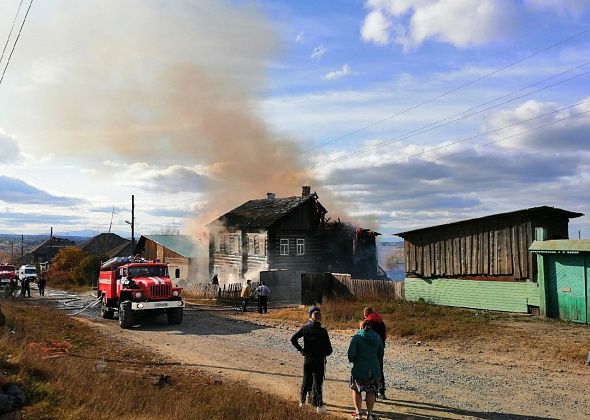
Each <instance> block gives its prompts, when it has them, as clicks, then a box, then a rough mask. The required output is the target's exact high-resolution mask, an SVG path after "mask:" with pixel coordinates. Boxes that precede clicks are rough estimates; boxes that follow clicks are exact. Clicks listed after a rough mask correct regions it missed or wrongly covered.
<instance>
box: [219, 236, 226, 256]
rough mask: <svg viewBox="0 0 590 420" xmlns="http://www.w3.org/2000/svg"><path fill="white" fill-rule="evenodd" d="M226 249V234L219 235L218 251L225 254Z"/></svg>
mask: <svg viewBox="0 0 590 420" xmlns="http://www.w3.org/2000/svg"><path fill="white" fill-rule="evenodd" d="M227 249H228V246H227V235H221V239H220V240H219V252H222V253H224V254H225V253H226V252H227Z"/></svg>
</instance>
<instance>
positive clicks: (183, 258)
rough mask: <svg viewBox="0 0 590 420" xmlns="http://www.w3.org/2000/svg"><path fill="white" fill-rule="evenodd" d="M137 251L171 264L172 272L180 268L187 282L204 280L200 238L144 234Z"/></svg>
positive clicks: (182, 277) (151, 258) (181, 276)
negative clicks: (200, 271) (199, 250)
mask: <svg viewBox="0 0 590 420" xmlns="http://www.w3.org/2000/svg"><path fill="white" fill-rule="evenodd" d="M135 252H136V253H137V254H140V255H141V256H142V257H144V258H147V259H150V260H159V261H160V262H163V263H166V264H169V265H170V270H171V274H172V272H173V270H175V269H176V268H179V269H180V278H181V279H182V280H184V281H186V282H187V283H195V282H202V281H204V279H201V278H199V273H198V270H199V262H198V258H199V252H198V240H197V239H196V238H195V237H194V236H191V235H142V236H141V237H140V238H139V241H138V242H137V246H136V249H135ZM205 264H206V260H205Z"/></svg>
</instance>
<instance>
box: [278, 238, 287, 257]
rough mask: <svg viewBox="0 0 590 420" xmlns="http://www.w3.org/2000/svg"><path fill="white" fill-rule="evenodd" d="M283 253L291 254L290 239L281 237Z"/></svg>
mask: <svg viewBox="0 0 590 420" xmlns="http://www.w3.org/2000/svg"><path fill="white" fill-rule="evenodd" d="M280 244H281V255H289V239H288V238H281V242H280Z"/></svg>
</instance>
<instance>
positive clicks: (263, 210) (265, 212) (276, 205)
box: [208, 194, 327, 228]
mask: <svg viewBox="0 0 590 420" xmlns="http://www.w3.org/2000/svg"><path fill="white" fill-rule="evenodd" d="M316 199H317V195H315V194H311V195H308V196H305V197H283V198H274V199H272V200H269V199H262V200H250V201H246V202H245V203H244V204H242V205H241V206H238V207H236V208H235V209H233V210H231V211H229V212H227V213H225V214H224V215H223V216H221V217H219V218H217V219H216V220H214V221H212V222H211V223H209V225H208V226H210V225H212V224H214V223H215V222H219V223H222V224H223V225H225V226H227V227H248V228H268V227H270V226H272V225H273V224H274V223H276V222H278V221H279V220H280V219H282V218H283V217H285V216H286V215H287V214H289V213H290V212H291V211H293V210H295V209H296V208H297V207H299V206H301V205H303V204H304V203H306V202H307V201H309V200H316ZM316 204H317V205H318V206H319V207H320V209H321V210H322V211H323V212H324V213H327V211H326V209H325V208H324V207H323V206H322V205H321V204H320V203H319V202H316Z"/></svg>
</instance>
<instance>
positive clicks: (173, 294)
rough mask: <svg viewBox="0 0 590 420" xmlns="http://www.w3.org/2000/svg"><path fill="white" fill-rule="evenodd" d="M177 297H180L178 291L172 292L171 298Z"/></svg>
mask: <svg viewBox="0 0 590 420" xmlns="http://www.w3.org/2000/svg"><path fill="white" fill-rule="evenodd" d="M178 295H180V292H179V291H178V290H174V291H172V296H178Z"/></svg>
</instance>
